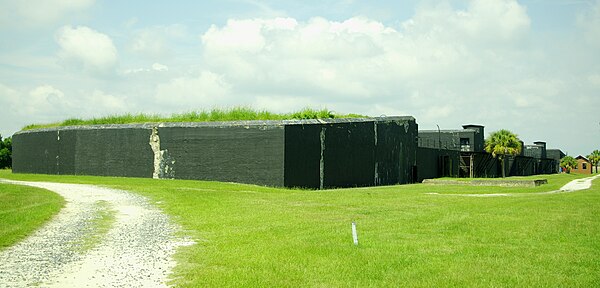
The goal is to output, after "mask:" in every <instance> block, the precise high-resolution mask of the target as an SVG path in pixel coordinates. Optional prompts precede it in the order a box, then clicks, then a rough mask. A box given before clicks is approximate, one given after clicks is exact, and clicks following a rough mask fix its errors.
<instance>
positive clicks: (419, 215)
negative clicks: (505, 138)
mask: <svg viewBox="0 0 600 288" xmlns="http://www.w3.org/2000/svg"><path fill="white" fill-rule="evenodd" d="M578 177H582V176H581V175H552V176H549V177H547V178H548V179H549V182H550V183H549V184H548V185H543V186H540V187H536V188H503V187H470V186H460V185H450V186H434V185H431V186H429V185H423V184H415V185H402V186H390V187H375V188H359V189H339V190H326V191H306V190H288V189H277V188H267V187H259V186H252V185H239V184H228V183H217V182H200V181H184V180H153V179H132V178H108V177H80V176H77V177H75V176H47V175H19V174H10V173H7V172H0V178H11V179H17V180H32V181H42V180H43V181H54V182H69V183H89V184H97V185H104V186H109V187H115V188H119V189H126V190H129V191H134V192H136V193H140V194H142V195H145V196H148V197H149V198H151V199H152V200H153V201H154V202H155V203H157V205H158V206H159V207H161V208H162V209H163V210H164V211H165V212H166V213H168V214H169V215H171V216H172V217H173V218H174V219H175V220H176V221H177V222H178V223H179V224H180V225H182V226H183V227H184V229H185V230H186V231H187V232H186V233H187V235H189V236H191V237H193V238H194V239H195V240H196V241H197V242H198V243H197V244H196V245H193V246H189V247H184V248H181V249H180V250H179V252H178V253H177V260H178V266H177V267H176V272H175V273H176V279H175V280H174V281H175V284H177V286H182V287H206V286H208V287H232V286H235V287H239V286H242V287H257V286H259V287H265V286H269V287H281V286H285V287H289V286H293V287H306V286H309V287H315V286H317V287H348V286H350V287H398V286H411V287H432V286H433V287H435V286H442V287H464V286H469V287H472V286H485V287H490V286H494V287H513V286H521V287H523V286H527V287H531V286H534V287H540V286H542V287H557V286H562V287H598V286H599V285H600V241H598V239H600V183H599V182H598V181H596V182H595V185H594V186H593V187H592V189H590V190H586V191H581V192H575V193H566V194H552V195H527V194H523V196H522V197H486V198H476V197H458V196H452V195H450V196H446V195H429V194H426V193H440V194H456V193H471V194H472V193H528V192H542V191H548V190H554V189H555V188H559V187H560V186H562V185H564V184H565V183H567V182H568V181H570V180H573V179H576V178H578ZM352 221H355V222H356V223H357V226H358V234H359V242H360V244H359V245H358V246H355V245H353V243H352V236H351V222H352Z"/></svg>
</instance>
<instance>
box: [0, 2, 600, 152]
mask: <svg viewBox="0 0 600 288" xmlns="http://www.w3.org/2000/svg"><path fill="white" fill-rule="evenodd" d="M0 35H1V39H2V41H0V134H2V135H3V136H4V137H6V136H10V135H12V134H13V133H15V132H16V131H19V130H20V129H21V128H22V127H24V126H25V125H28V124H32V123H49V122H57V121H61V120H65V119H68V118H92V117H102V116H108V115H115V114H123V113H141V112H143V113H158V114H163V115H170V114H172V113H182V112H188V111H194V110H204V109H211V108H227V107H233V106H249V107H253V108H256V109H266V110H271V111H274V112H290V111H296V110H299V109H302V108H304V107H313V108H326V109H329V110H332V111H334V112H337V113H358V114H364V115H369V116H381V115H387V116H394V115H399V116H404V115H409V116H413V117H415V118H416V120H417V123H418V125H419V129H437V126H436V125H439V126H440V127H441V128H442V129H459V128H460V127H461V126H462V125H463V124H479V125H483V126H485V131H486V137H487V136H488V134H489V133H490V132H493V131H496V130H499V129H508V130H510V131H512V132H514V133H516V134H517V135H518V136H519V138H520V139H521V140H523V141H524V142H525V143H526V144H531V143H532V142H534V141H545V142H547V145H548V148H557V149H561V150H562V151H563V152H566V153H568V155H572V156H577V155H579V154H582V155H587V154H589V153H590V152H591V151H592V150H594V149H600V0H595V1H585V0H582V1H578V0H544V1H542V0H529V1H525V0H522V1H514V0H479V1H454V0H449V1H429V0H428V1H411V0H409V1H360V0H337V1H334V0H332V1H329V0H319V1H314V0H305V1H288V0H283V1H281V0H279V1H259V0H219V1H211V0H206V1H192V0H189V1H180V0H171V1H141V0H129V1H101V0H29V1H13V0H0Z"/></svg>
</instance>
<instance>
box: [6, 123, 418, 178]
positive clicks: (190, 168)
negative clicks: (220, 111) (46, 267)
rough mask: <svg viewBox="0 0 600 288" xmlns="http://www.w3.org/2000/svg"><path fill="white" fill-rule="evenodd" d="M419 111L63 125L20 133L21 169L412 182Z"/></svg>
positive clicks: (18, 159)
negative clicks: (371, 115)
mask: <svg viewBox="0 0 600 288" xmlns="http://www.w3.org/2000/svg"><path fill="white" fill-rule="evenodd" d="M416 137H417V124H416V121H415V120H414V118H412V117H386V118H377V119H340V120H334V119H330V120H298V121H242V122H223V123H166V124H160V125H106V126H86V127H61V128H55V129H43V130H35V131H25V132H20V133H17V134H15V136H14V140H13V141H14V146H15V147H14V152H13V154H14V160H13V162H14V164H13V167H14V169H13V171H14V172H15V173H46V174H74V175H101V176H125V177H154V178H176V179H198V180H214V181H228V182H229V181H230V182H238V183H250V184H259V185H268V186H288V187H308V188H334V187H355V186H371V185H388V184H397V183H412V182H414V181H415V180H416V179H415V177H414V171H415V168H414V167H415V166H416V147H417V143H416Z"/></svg>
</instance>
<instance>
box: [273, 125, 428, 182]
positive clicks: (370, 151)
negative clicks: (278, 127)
mask: <svg viewBox="0 0 600 288" xmlns="http://www.w3.org/2000/svg"><path fill="white" fill-rule="evenodd" d="M416 133H417V124H416V122H415V120H414V118H412V117H409V118H404V117H394V118H385V119H378V120H372V119H371V120H365V121H355V122H331V123H318V122H317V123H312V124H302V125H286V126H285V186H288V187H305V188H336V187H357V186H373V185H392V184H398V183H413V182H414V181H416V179H414V178H413V169H414V167H415V166H416V146H417V143H416Z"/></svg>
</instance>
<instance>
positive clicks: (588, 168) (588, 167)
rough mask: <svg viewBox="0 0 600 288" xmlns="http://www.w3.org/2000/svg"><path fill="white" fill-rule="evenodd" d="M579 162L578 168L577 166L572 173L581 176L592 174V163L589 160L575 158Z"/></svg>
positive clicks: (579, 157)
mask: <svg viewBox="0 0 600 288" xmlns="http://www.w3.org/2000/svg"><path fill="white" fill-rule="evenodd" d="M575 160H577V166H575V167H574V168H573V169H572V170H571V172H572V173H580V174H592V163H590V160H588V159H587V158H585V157H583V156H581V155H579V156H577V157H575Z"/></svg>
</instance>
